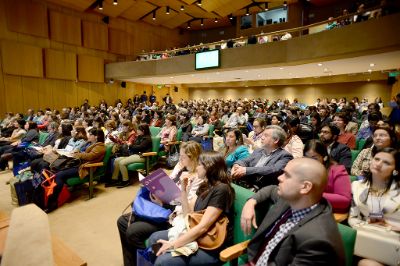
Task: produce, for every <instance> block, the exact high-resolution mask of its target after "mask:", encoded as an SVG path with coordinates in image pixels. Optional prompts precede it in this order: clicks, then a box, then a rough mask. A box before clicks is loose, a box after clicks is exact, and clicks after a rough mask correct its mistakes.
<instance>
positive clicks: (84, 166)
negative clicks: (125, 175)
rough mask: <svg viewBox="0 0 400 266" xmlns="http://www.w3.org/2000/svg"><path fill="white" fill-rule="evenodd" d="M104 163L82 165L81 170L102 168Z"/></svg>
mask: <svg viewBox="0 0 400 266" xmlns="http://www.w3.org/2000/svg"><path fill="white" fill-rule="evenodd" d="M103 165H104V163H103V162H99V163H88V164H84V165H83V166H82V167H83V168H92V167H99V166H103Z"/></svg>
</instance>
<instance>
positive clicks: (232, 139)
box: [224, 129, 250, 169]
mask: <svg viewBox="0 0 400 266" xmlns="http://www.w3.org/2000/svg"><path fill="white" fill-rule="evenodd" d="M249 155H250V154H249V150H248V148H247V146H245V145H243V136H242V132H240V130H239V129H229V130H228V132H227V133H226V135H225V152H224V157H225V162H226V165H227V167H228V169H231V167H232V166H233V164H234V163H235V162H236V161H238V160H242V159H245V158H247V157H249Z"/></svg>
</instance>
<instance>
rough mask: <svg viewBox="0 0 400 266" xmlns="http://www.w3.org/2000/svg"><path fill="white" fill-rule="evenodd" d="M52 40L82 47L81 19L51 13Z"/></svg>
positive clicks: (54, 12)
mask: <svg viewBox="0 0 400 266" xmlns="http://www.w3.org/2000/svg"><path fill="white" fill-rule="evenodd" d="M50 38H51V39H52V40H54V41H58V42H63V43H68V44H73V45H79V46H80V45H81V44H82V41H81V19H80V18H79V17H73V16H67V15H64V14H62V13H59V12H56V11H50Z"/></svg>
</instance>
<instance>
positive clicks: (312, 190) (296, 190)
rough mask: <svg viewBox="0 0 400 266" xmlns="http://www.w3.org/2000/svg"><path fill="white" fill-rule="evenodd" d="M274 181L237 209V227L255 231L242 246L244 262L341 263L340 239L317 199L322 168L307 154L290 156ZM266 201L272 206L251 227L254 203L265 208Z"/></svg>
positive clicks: (323, 179)
mask: <svg viewBox="0 0 400 266" xmlns="http://www.w3.org/2000/svg"><path fill="white" fill-rule="evenodd" d="M278 179H279V186H268V187H264V188H262V189H261V190H260V191H258V192H257V193H256V194H255V195H253V196H252V197H251V198H250V199H249V200H248V201H247V203H246V204H245V206H244V207H243V210H242V215H241V227H242V230H243V231H244V232H245V233H250V232H251V229H252V227H254V228H255V229H257V231H256V233H255V234H254V236H253V237H252V240H251V241H250V243H249V244H248V247H247V253H248V260H249V263H248V264H246V265H270V264H271V265H298V264H303V265H319V264H320V265H332V266H336V265H344V264H345V263H344V261H345V256H344V248H343V242H342V239H341V237H340V234H339V231H338V228H337V224H336V222H335V220H334V219H333V216H332V209H331V206H330V204H329V203H328V202H327V200H325V199H324V198H323V192H324V191H325V187H326V184H327V182H328V181H327V171H326V169H325V168H324V166H323V165H322V164H321V163H319V162H317V161H316V160H312V159H309V158H298V159H294V160H292V161H290V162H289V163H288V164H287V165H286V166H285V169H284V172H283V174H282V175H280V176H279V178H278ZM271 201H272V203H274V208H270V209H269V211H268V213H267V214H266V215H265V216H264V218H263V219H262V223H261V224H260V225H257V222H256V221H257V220H256V213H255V207H256V206H257V208H258V209H260V210H262V209H268V204H270V202H271ZM273 226H274V227H276V229H271V228H272V227H273ZM278 226H279V227H278Z"/></svg>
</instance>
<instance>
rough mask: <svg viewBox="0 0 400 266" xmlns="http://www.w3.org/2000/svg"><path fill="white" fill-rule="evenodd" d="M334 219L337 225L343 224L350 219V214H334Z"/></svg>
mask: <svg viewBox="0 0 400 266" xmlns="http://www.w3.org/2000/svg"><path fill="white" fill-rule="evenodd" d="M333 217H334V218H335V221H336V222H337V223H341V222H343V221H344V220H346V219H347V218H348V217H349V213H334V214H333Z"/></svg>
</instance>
